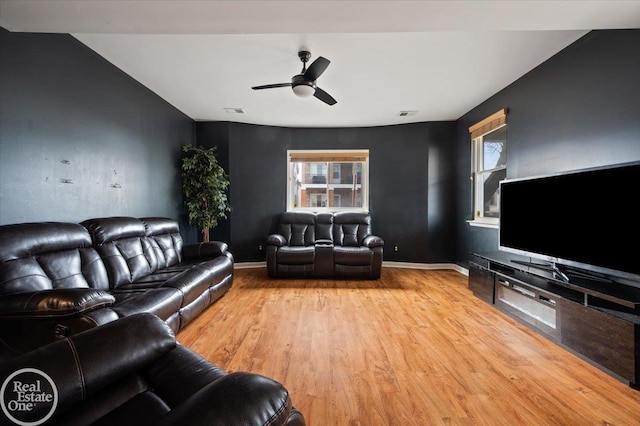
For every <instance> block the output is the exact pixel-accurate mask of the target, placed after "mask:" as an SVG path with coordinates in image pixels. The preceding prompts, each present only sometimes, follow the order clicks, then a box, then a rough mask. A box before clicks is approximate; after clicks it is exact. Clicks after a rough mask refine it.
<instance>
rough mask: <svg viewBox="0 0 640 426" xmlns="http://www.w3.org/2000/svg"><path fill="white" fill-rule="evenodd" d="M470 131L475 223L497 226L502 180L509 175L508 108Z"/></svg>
mask: <svg viewBox="0 0 640 426" xmlns="http://www.w3.org/2000/svg"><path fill="white" fill-rule="evenodd" d="M469 132H470V133H471V145H472V146H471V167H472V170H471V179H472V181H473V212H474V213H473V220H472V221H470V223H471V224H472V225H481V226H491V227H494V226H498V219H499V217H500V208H499V206H500V181H501V180H504V179H505V178H506V177H507V115H506V109H503V110H500V111H498V112H497V113H495V114H493V115H491V116H489V117H487V118H485V119H484V120H482V121H480V122H479V123H477V124H475V125H473V126H471V127H470V128H469Z"/></svg>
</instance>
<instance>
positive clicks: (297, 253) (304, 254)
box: [278, 246, 316, 265]
mask: <svg viewBox="0 0 640 426" xmlns="http://www.w3.org/2000/svg"><path fill="white" fill-rule="evenodd" d="M315 253H316V250H315V247H313V246H304V247H291V246H287V247H280V250H278V263H279V264H283V265H304V264H308V263H313V261H314V259H315Z"/></svg>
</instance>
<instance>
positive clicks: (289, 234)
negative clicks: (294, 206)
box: [277, 212, 316, 246]
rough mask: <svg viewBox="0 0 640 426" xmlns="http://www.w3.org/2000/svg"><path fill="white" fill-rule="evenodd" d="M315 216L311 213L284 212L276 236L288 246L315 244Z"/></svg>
mask: <svg viewBox="0 0 640 426" xmlns="http://www.w3.org/2000/svg"><path fill="white" fill-rule="evenodd" d="M315 223H316V215H315V214H313V213H311V212H286V213H283V214H282V215H281V217H280V224H279V227H278V232H277V233H278V234H280V235H283V236H284V237H285V238H286V240H287V244H288V245H290V246H308V245H312V244H313V243H314V242H315V239H316V236H315Z"/></svg>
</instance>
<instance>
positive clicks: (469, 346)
mask: <svg viewBox="0 0 640 426" xmlns="http://www.w3.org/2000/svg"><path fill="white" fill-rule="evenodd" d="M177 337H178V340H179V341H180V342H181V343H182V344H184V345H185V346H188V347H190V348H192V349H194V350H195V351H196V352H198V353H200V354H201V355H203V356H204V357H206V358H208V359H209V360H211V361H212V362H214V363H216V364H217V365H219V366H220V367H222V368H225V369H226V370H227V371H251V372H255V373H260V374H263V375H265V376H268V377H271V378H273V379H275V380H278V381H279V382H281V383H283V384H284V385H285V386H286V387H287V389H288V390H289V392H290V394H291V397H292V400H293V403H294V405H295V406H296V407H297V408H298V409H299V410H300V411H301V412H302V413H303V414H304V416H305V418H306V419H307V424H308V425H310V426H325V425H367V426H369V425H372V426H375V425H442V424H453V425H458V424H464V425H536V426H537V425H638V424H640V391H637V390H633V389H631V388H629V387H628V386H626V385H625V384H623V383H621V382H619V381H617V380H616V379H614V378H612V377H610V376H608V375H607V374H605V373H603V372H602V371H600V370H598V369H597V368H595V367H593V366H591V365H590V364H588V363H586V362H585V361H582V360H581V359H579V358H578V357H576V356H575V355H573V354H571V353H570V352H568V351H566V350H564V349H562V348H561V347H558V346H557V345H555V344H553V343H551V342H550V341H548V340H547V339H545V338H544V337H542V336H540V335H538V334H536V333H535V332H533V331H531V330H530V329H528V328H527V327H526V326H524V325H521V324H520V323H518V322H517V321H515V320H513V319H511V318H509V317H507V316H506V315H504V314H502V313H500V312H499V311H497V310H496V309H494V308H492V307H491V306H489V305H487V304H485V303H483V302H482V301H480V300H479V299H477V298H475V297H473V296H472V294H471V291H470V290H469V289H468V288H467V277H466V276H464V275H462V274H460V273H458V272H455V271H424V270H411V269H396V268H384V269H383V273H382V278H381V279H380V280H378V281H333V280H271V279H269V278H268V277H267V275H266V270H265V269H261V268H259V269H242V270H237V271H236V276H235V279H234V284H233V287H232V288H231V290H230V291H229V292H228V293H227V294H226V295H225V296H224V297H223V298H222V299H221V300H219V301H218V302H216V303H215V304H214V305H212V306H211V307H209V308H208V309H207V310H206V311H205V312H203V313H202V314H201V315H200V316H199V317H198V318H196V319H195V320H194V321H193V322H192V323H191V324H189V325H188V326H187V327H186V328H185V329H184V330H182V331H181V332H180V333H179V334H178V336H177Z"/></svg>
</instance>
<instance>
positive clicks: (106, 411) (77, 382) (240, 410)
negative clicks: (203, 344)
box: [0, 313, 305, 426]
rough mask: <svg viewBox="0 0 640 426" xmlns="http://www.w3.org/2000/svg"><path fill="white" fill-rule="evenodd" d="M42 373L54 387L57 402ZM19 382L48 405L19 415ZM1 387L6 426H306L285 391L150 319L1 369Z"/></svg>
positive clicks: (85, 336)
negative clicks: (209, 356)
mask: <svg viewBox="0 0 640 426" xmlns="http://www.w3.org/2000/svg"><path fill="white" fill-rule="evenodd" d="M24 369H27V370H24ZM34 371H35V372H34ZM16 373H17V374H16ZM29 373H31V374H29ZM40 373H44V374H45V375H46V376H47V377H48V378H49V379H51V382H53V386H55V388H56V397H55V398H54V395H53V386H52V385H51V384H50V383H49V382H48V380H47V379H46V377H44V376H43V375H41V374H40ZM37 380H40V383H37V382H36V381H37ZM14 382H18V383H19V388H18V389H22V390H27V392H24V394H23V396H22V397H21V398H22V399H25V396H24V395H26V394H35V393H37V395H42V396H44V397H46V398H43V397H39V400H40V402H35V403H33V404H32V405H31V406H30V410H29V411H27V410H23V411H20V410H19V406H18V405H17V404H13V405H12V403H11V402H10V401H17V400H18V397H17V396H16V392H15V390H16V387H15V384H14ZM0 383H8V385H7V386H6V388H5V392H4V396H5V399H6V401H9V402H7V403H4V404H3V410H2V411H0V424H18V423H17V422H16V420H17V421H18V422H20V421H22V422H23V423H20V424H38V423H37V421H40V420H42V419H45V418H47V416H50V417H48V418H47V420H46V424H47V425H64V426H73V425H139V426H144V425H157V426H162V425H181V426H191V425H247V426H250V425H265V426H266V425H269V426H275V425H290V426H303V425H304V424H305V419H304V417H303V416H302V414H301V413H300V412H298V411H297V410H296V409H295V408H294V407H293V406H292V403H291V398H290V396H289V393H288V391H287V390H286V389H285V388H284V386H282V384H280V383H278V382H276V381H274V380H271V379H269V378H267V377H264V376H260V375H257V374H252V373H246V372H236V373H231V374H227V373H226V372H225V371H223V370H222V369H220V368H219V367H217V366H215V365H214V364H212V363H210V362H208V361H207V360H206V359H204V358H202V357H201V356H199V355H198V354H196V353H194V352H193V351H191V350H190V349H188V348H186V347H183V346H181V345H180V344H179V343H176V340H175V337H174V335H173V333H172V332H171V330H170V329H169V327H168V326H167V324H166V323H164V322H163V321H161V320H160V319H159V318H158V317H156V316H154V315H151V314H144V313H143V314H137V315H131V316H128V317H126V318H123V319H120V320H118V321H114V322H112V323H109V324H106V325H103V326H100V327H97V328H94V329H90V330H87V331H85V332H82V333H80V334H77V335H75V336H72V337H70V338H65V339H63V340H59V341H57V342H54V343H51V344H48V345H46V346H43V347H41V348H39V349H36V350H34V351H31V352H28V353H26V354H23V355H21V356H19V357H16V358H14V359H11V360H9V361H6V362H3V363H0ZM30 384H31V385H33V386H34V387H33V388H31V390H30V391H29V388H28V386H29V385H30ZM25 386H27V387H25ZM35 387H37V390H38V392H34V390H35V389H36V388H35ZM47 395H49V397H47ZM47 399H48V400H49V401H48V402H47ZM3 402H4V401H3Z"/></svg>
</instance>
